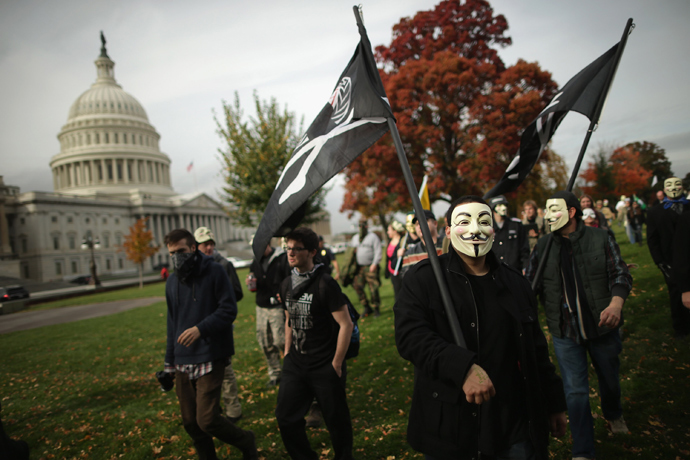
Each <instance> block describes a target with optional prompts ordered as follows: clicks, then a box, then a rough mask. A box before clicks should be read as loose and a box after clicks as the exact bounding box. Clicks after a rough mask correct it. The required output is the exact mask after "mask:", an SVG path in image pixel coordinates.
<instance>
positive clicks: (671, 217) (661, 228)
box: [647, 177, 690, 339]
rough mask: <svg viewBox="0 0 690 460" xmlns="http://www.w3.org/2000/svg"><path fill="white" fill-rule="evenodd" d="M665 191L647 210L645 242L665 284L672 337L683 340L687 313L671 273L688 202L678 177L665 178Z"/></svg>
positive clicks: (689, 210) (688, 318) (687, 329)
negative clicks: (678, 230)
mask: <svg viewBox="0 0 690 460" xmlns="http://www.w3.org/2000/svg"><path fill="white" fill-rule="evenodd" d="M664 194H665V195H666V196H665V198H664V199H663V200H662V201H661V202H660V203H659V204H657V205H655V206H654V207H652V208H651V209H650V210H649V212H648V213H647V245H648V246H649V252H650V254H651V255H652V259H654V263H655V264H656V265H657V267H659V270H660V271H661V273H662V274H663V276H664V280H665V281H666V285H667V286H668V296H669V300H670V304H671V322H672V324H673V330H674V332H675V337H676V338H677V339H683V338H685V337H687V335H688V334H689V333H690V313H689V312H688V310H687V309H686V308H685V307H684V306H683V302H682V292H681V290H680V288H679V286H678V283H677V282H676V280H675V279H674V278H673V276H672V272H673V269H674V265H675V263H674V261H673V257H674V254H675V253H676V252H677V247H676V245H675V244H674V241H673V240H674V237H675V234H676V227H677V224H678V220H679V219H680V217H681V215H684V214H687V213H690V201H688V199H687V198H686V197H685V191H684V190H683V182H682V181H681V180H680V179H679V178H677V177H669V178H668V179H666V180H665V181H664ZM685 237H686V238H688V235H685Z"/></svg>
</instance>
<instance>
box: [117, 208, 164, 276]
mask: <svg viewBox="0 0 690 460" xmlns="http://www.w3.org/2000/svg"><path fill="white" fill-rule="evenodd" d="M148 220H149V218H148V217H142V218H141V219H138V220H137V221H136V222H135V223H134V225H132V226H131V227H129V233H128V234H127V235H125V241H124V243H123V244H122V248H121V250H122V251H124V252H125V257H127V258H128V259H129V260H131V261H132V262H134V263H135V264H137V267H138V268H139V289H141V288H143V287H144V262H145V261H146V259H148V258H149V257H151V256H152V255H154V254H155V253H156V252H158V246H152V245H151V242H152V241H153V233H152V232H151V230H147V229H146V224H147V222H148Z"/></svg>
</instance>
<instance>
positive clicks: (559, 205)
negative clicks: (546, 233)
mask: <svg viewBox="0 0 690 460" xmlns="http://www.w3.org/2000/svg"><path fill="white" fill-rule="evenodd" d="M544 219H545V220H546V221H547V222H548V223H549V226H550V228H551V231H552V232H555V231H556V230H558V229H561V228H563V227H565V226H566V225H567V224H568V221H569V220H570V216H569V215H568V205H567V204H566V202H565V200H564V199H563V198H550V199H548V200H546V214H545V215H544Z"/></svg>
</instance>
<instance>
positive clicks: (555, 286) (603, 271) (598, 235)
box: [536, 221, 630, 338]
mask: <svg viewBox="0 0 690 460" xmlns="http://www.w3.org/2000/svg"><path fill="white" fill-rule="evenodd" d="M608 237H609V235H608V232H607V231H606V230H603V229H600V228H593V227H587V226H585V225H584V223H583V222H582V221H580V222H579V223H578V226H577V229H576V230H575V231H574V232H572V233H571V234H570V235H569V239H570V242H571V244H572V247H573V259H574V263H575V267H576V268H577V271H578V273H579V274H580V278H581V279H582V284H583V288H584V291H585V293H586V295H587V306H588V307H589V310H590V313H591V315H592V318H593V319H594V322H595V324H597V327H596V336H602V335H604V334H606V333H608V332H611V329H609V328H607V327H605V326H598V324H599V316H600V315H601V312H602V311H604V309H606V307H608V306H609V304H610V303H611V298H612V296H613V295H612V293H611V288H610V282H609V276H610V274H609V272H608V268H607V264H606V245H607V244H608ZM549 238H551V236H550V235H547V236H544V237H542V238H540V239H539V242H538V243H537V248H536V251H537V256H538V257H539V258H540V259H541V254H543V253H544V249H545V247H546V243H547V240H548V239H549ZM562 240H563V238H562V237H560V236H558V235H556V234H554V236H553V245H552V246H551V250H550V251H549V254H548V259H547V261H546V266H545V267H544V274H543V278H542V289H541V299H542V303H543V304H544V312H545V313H546V323H547V325H548V326H549V332H551V334H552V335H554V336H555V337H562V331H561V321H562V315H561V309H562V308H563V303H564V299H563V297H564V296H563V279H562V275H561V257H560V253H561V242H562ZM621 262H622V261H621ZM625 271H626V272H627V267H626V269H625ZM623 275H625V274H623ZM627 276H628V277H630V275H629V273H627ZM628 291H629V289H628ZM626 296H627V293H626V294H625V295H624V296H623V297H624V298H625V297H626ZM573 307H574V306H573ZM590 338H592V337H590Z"/></svg>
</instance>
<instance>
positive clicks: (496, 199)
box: [489, 195, 508, 210]
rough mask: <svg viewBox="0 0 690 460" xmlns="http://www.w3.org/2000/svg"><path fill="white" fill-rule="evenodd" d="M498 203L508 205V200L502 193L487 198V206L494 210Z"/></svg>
mask: <svg viewBox="0 0 690 460" xmlns="http://www.w3.org/2000/svg"><path fill="white" fill-rule="evenodd" d="M499 204H505V205H508V200H506V197H504V196H503V195H498V196H495V197H493V198H491V199H490V200H489V207H490V208H491V209H492V210H494V209H496V206H498V205H499Z"/></svg>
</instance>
